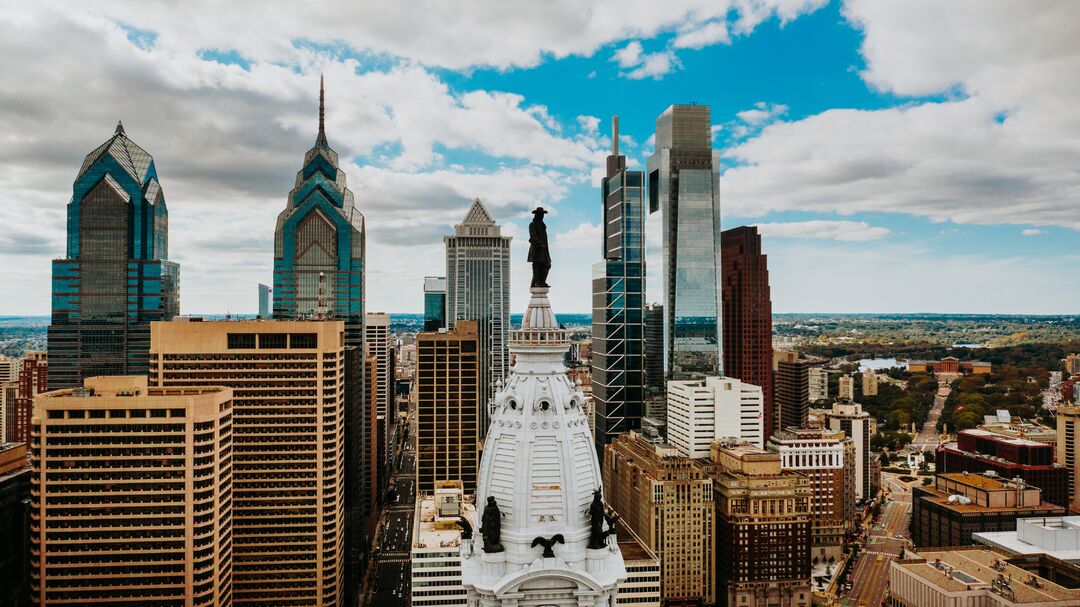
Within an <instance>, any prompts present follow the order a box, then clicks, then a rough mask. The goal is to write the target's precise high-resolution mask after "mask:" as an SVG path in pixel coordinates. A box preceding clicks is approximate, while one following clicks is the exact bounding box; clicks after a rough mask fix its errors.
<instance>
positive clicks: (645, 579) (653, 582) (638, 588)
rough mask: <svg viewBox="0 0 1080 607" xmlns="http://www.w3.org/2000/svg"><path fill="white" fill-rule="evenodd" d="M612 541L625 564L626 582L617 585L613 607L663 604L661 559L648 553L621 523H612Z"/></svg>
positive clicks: (652, 553) (650, 606)
mask: <svg viewBox="0 0 1080 607" xmlns="http://www.w3.org/2000/svg"><path fill="white" fill-rule="evenodd" d="M615 538H616V540H617V541H618V543H619V552H621V553H622V556H623V563H624V564H625V565H626V580H625V581H623V583H621V584H619V590H618V592H616V594H615V605H633V606H634V607H638V606H641V607H660V606H661V605H663V602H662V600H661V598H660V559H659V558H658V557H657V556H656V553H654V552H653V551H652V550H649V547H648V546H646V545H645V544H644V543H643V542H642V541H641V538H639V537H638V536H637V534H636V533H634V531H633V530H632V529H630V528H629V527H627V526H626V524H625V523H623V522H622V521H619V522H618V523H616V524H615Z"/></svg>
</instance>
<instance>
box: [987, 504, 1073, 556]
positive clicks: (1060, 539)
mask: <svg viewBox="0 0 1080 607" xmlns="http://www.w3.org/2000/svg"><path fill="white" fill-rule="evenodd" d="M971 537H972V539H974V540H975V541H976V542H977V543H979V544H985V545H987V546H991V547H993V548H997V549H999V550H1004V551H1005V552H1008V553H1009V554H1011V555H1014V556H1020V555H1027V554H1046V555H1049V556H1052V557H1054V558H1058V559H1061V560H1063V561H1066V562H1069V563H1073V564H1075V565H1080V516H1053V517H1045V518H1024V519H1018V520H1017V521H1016V531H987V532H983V533H973V534H971Z"/></svg>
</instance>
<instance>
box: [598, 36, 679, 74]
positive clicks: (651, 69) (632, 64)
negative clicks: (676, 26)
mask: <svg viewBox="0 0 1080 607" xmlns="http://www.w3.org/2000/svg"><path fill="white" fill-rule="evenodd" d="M611 60H612V61H614V62H615V63H618V64H619V67H620V68H622V69H624V70H629V71H628V72H626V73H625V75H626V77H627V78H630V79H631V80H642V79H644V78H653V79H656V80H659V79H660V78H662V77H663V76H664V75H665V74H667V73H668V72H670V71H671V70H673V69H674V68H676V67H679V65H680V64H679V59H678V58H677V57H676V56H675V53H673V52H672V51H669V50H665V51H658V52H655V53H646V52H644V49H643V48H642V46H641V42H639V41H637V40H634V41H633V42H630V43H629V44H627V45H626V46H624V47H622V48H621V49H619V50H617V51H615V54H614V55H612V57H611Z"/></svg>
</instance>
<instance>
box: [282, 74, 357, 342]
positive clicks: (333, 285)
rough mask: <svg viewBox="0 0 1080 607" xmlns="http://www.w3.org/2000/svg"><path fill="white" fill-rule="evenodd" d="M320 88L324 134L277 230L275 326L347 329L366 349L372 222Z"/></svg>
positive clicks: (350, 337) (306, 160)
mask: <svg viewBox="0 0 1080 607" xmlns="http://www.w3.org/2000/svg"><path fill="white" fill-rule="evenodd" d="M324 108H325V95H324V94H323V88H322V83H321V81H320V86H319V133H318V135H317V136H316V137H315V146H314V147H312V148H311V149H310V150H308V151H307V153H306V154H304V165H303V167H302V168H301V169H300V170H299V171H298V172H297V173H296V182H295V185H294V186H293V189H292V191H291V192H289V198H288V201H287V202H286V203H285V208H284V209H283V210H282V211H281V213H279V214H278V217H277V225H276V227H275V228H274V288H273V295H274V312H273V314H274V318H277V319H282V320H292V319H298V318H315V317H319V318H336V319H340V320H343V321H345V343H346V345H350V346H359V347H362V346H363V341H364V256H365V249H364V247H365V232H364V216H363V214H361V213H360V211H359V210H357V208H356V204H355V202H354V200H353V193H352V190H350V189H349V188H348V187H347V185H346V180H345V171H342V170H341V169H339V168H338V155H337V152H335V151H334V150H333V149H331V147H330V144H329V143H328V142H327V140H326V120H325V109H324Z"/></svg>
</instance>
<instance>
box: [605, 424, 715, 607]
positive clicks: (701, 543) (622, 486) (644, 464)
mask: <svg viewBox="0 0 1080 607" xmlns="http://www.w3.org/2000/svg"><path fill="white" fill-rule="evenodd" d="M603 461H604V466H603V467H604V470H603V479H604V498H605V500H606V501H607V502H608V504H609V505H610V506H611V507H612V508H614V509H615V511H616V512H618V513H619V514H620V515H621V516H622V520H623V522H624V523H625V524H626V525H627V526H628V527H629V528H630V529H631V530H633V532H634V533H635V534H636V535H637V536H638V537H639V538H641V541H642V542H643V543H644V544H645V546H646V547H648V548H649V550H651V551H653V552H654V553H655V554H656V556H657V557H658V558H659V559H660V570H661V575H660V580H661V588H660V592H661V596H662V598H663V600H664V601H665V604H667V605H673V604H674V605H681V604H698V603H696V601H701V602H703V603H704V604H707V605H713V604H715V603H716V560H715V558H716V555H715V551H716V540H715V507H714V505H713V481H712V480H711V479H710V478H709V475H708V474H707V472H706V470H705V467H704V466H702V465H701V463H699V462H698V461H695V460H693V459H690V458H688V457H684V456H682V455H680V454H679V452H678V450H677V449H675V447H673V446H671V445H666V444H657V443H652V442H649V441H648V440H646V439H645V438H644V437H642V436H641V435H640V434H638V433H637V432H628V433H626V434H622V435H619V436H618V437H616V438H615V440H614V441H612V442H611V444H609V445H606V446H605V447H604V460H603Z"/></svg>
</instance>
